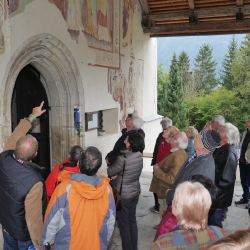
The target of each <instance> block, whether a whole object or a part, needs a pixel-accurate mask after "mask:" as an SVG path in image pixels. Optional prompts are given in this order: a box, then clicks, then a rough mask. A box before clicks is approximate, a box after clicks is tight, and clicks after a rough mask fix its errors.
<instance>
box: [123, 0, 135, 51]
mask: <svg viewBox="0 0 250 250" xmlns="http://www.w3.org/2000/svg"><path fill="white" fill-rule="evenodd" d="M122 17H123V20H122V38H123V40H122V46H123V47H126V46H128V45H130V46H131V45H132V35H133V17H134V0H127V1H124V2H123V8H122Z"/></svg>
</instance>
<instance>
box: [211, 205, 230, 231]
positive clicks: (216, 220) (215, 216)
mask: <svg viewBox="0 0 250 250" xmlns="http://www.w3.org/2000/svg"><path fill="white" fill-rule="evenodd" d="M225 212H226V209H223V208H222V209H218V210H213V209H211V210H210V211H209V214H208V223H207V224H208V225H209V226H216V227H220V228H223V226H222V223H221V216H222V215H223V214H224V213H225Z"/></svg>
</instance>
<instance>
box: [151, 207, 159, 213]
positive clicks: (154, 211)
mask: <svg viewBox="0 0 250 250" xmlns="http://www.w3.org/2000/svg"><path fill="white" fill-rule="evenodd" d="M150 211H151V212H153V213H157V214H158V213H159V211H157V210H156V209H155V207H154V206H153V207H150Z"/></svg>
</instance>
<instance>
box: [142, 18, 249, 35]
mask: <svg viewBox="0 0 250 250" xmlns="http://www.w3.org/2000/svg"><path fill="white" fill-rule="evenodd" d="M236 31H244V32H245V33H247V32H250V20H245V21H244V22H236V21H235V22H213V23H211V22H209V23H198V24H197V25H190V24H171V25H161V26H154V27H151V28H143V32H144V33H145V34H149V35H153V36H157V35H165V36H167V35H171V34H172V35H180V34H194V33H195V34H202V33H216V32H228V33H230V32H231V33H232V32H236Z"/></svg>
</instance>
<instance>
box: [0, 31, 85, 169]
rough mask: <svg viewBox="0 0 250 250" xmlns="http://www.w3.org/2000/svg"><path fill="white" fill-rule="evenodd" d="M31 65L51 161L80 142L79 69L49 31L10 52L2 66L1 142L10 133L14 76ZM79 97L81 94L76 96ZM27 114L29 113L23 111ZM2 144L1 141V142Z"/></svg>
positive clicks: (82, 100)
mask: <svg viewBox="0 0 250 250" xmlns="http://www.w3.org/2000/svg"><path fill="white" fill-rule="evenodd" d="M28 64H30V65H32V66H33V67H34V68H35V69H36V70H37V71H39V73H40V74H41V77H42V82H43V86H44V88H45V91H46V94H47V98H48V104H49V107H50V110H48V111H47V112H50V113H49V117H50V120H49V128H50V134H49V136H50V148H51V164H52V166H55V165H56V164H58V163H60V162H61V161H62V159H63V158H66V157H67V155H68V151H69V149H70V147H71V146H73V145H76V144H80V145H82V146H84V145H83V144H84V137H83V138H79V137H78V136H77V133H76V131H75V130H74V110H73V108H74V105H75V104H80V105H81V104H82V105H81V111H82V113H81V121H82V124H85V122H84V115H83V114H84V90H83V84H82V80H81V76H80V72H79V69H78V67H77V65H76V62H75V60H74V58H73V56H72V55H71V53H70V51H69V50H68V49H67V48H66V46H65V45H64V44H63V43H62V42H61V41H60V40H59V39H57V38H56V37H54V36H53V35H51V34H39V35H36V36H33V37H31V38H29V39H28V40H26V41H25V42H24V43H23V44H22V45H21V46H20V47H19V48H18V49H17V50H16V51H15V52H14V54H13V56H12V57H11V59H10V62H9V63H8V66H7V68H6V70H5V74H4V80H3V84H2V91H3V92H2V93H4V94H3V99H2V100H1V101H2V105H1V109H2V110H1V115H2V116H3V117H2V121H3V123H2V129H1V131H0V133H1V135H0V136H1V138H3V143H4V142H5V141H6V138H7V137H8V136H9V135H10V133H11V122H12V121H11V99H12V94H13V89H14V86H15V82H16V79H17V77H18V75H19V73H20V71H21V70H22V69H23V68H24V67H25V66H26V65H28ZM80 97H81V98H80ZM27 115H29V114H27ZM2 146H3V145H2Z"/></svg>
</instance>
